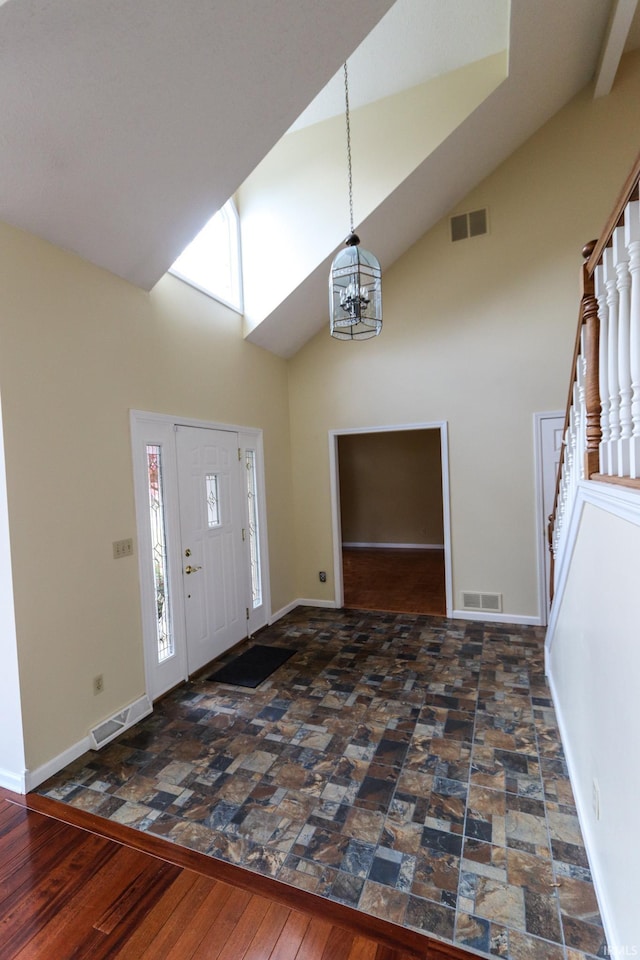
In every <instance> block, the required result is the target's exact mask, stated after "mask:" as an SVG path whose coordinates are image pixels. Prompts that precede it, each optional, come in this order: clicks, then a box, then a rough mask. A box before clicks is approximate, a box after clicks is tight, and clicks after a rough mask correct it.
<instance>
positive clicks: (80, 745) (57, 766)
mask: <svg viewBox="0 0 640 960" xmlns="http://www.w3.org/2000/svg"><path fill="white" fill-rule="evenodd" d="M89 749H90V746H89V737H83V738H82V740H78V742H77V743H74V744H73V746H71V747H68V748H67V749H66V750H63V751H62V753H59V754H58V756H57V757H52V759H51V760H47V762H46V763H43V764H42V766H40V767H36V769H35V770H27V774H26V790H25V793H28V792H29V791H30V790H35V788H36V787H39V786H40V784H41V783H44V781H45V780H48V779H49V777H53V776H54V774H56V773H58V772H59V771H60V770H62V769H63V768H64V767H66V766H68V765H69V764H70V763H73V761H74V760H77V759H78V757H81V756H82V754H83V753H86V752H87V751H88V750H89Z"/></svg>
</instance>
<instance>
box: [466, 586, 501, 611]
mask: <svg viewBox="0 0 640 960" xmlns="http://www.w3.org/2000/svg"><path fill="white" fill-rule="evenodd" d="M462 609H463V610H487V611H490V612H491V613H502V594H501V593H472V592H471V591H468V592H465V591H463V593H462Z"/></svg>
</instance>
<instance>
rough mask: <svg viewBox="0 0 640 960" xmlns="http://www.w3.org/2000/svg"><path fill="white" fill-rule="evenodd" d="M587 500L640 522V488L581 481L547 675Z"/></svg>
mask: <svg viewBox="0 0 640 960" xmlns="http://www.w3.org/2000/svg"><path fill="white" fill-rule="evenodd" d="M587 503H590V504H592V505H593V506H595V507H599V508H600V509H601V510H605V511H606V512H607V513H610V514H612V515H613V516H615V517H619V518H620V519H621V520H627V521H628V522H629V523H633V524H635V525H636V526H640V490H634V489H632V488H631V487H622V486H619V485H618V484H615V483H602V482H600V481H597V480H579V481H578V486H577V489H576V496H575V499H574V503H573V509H572V512H571V516H570V517H569V522H568V524H566V526H565V528H564V530H565V533H564V536H565V545H564V549H563V551H562V557H561V559H560V564H559V566H558V567H557V568H556V573H555V590H554V596H553V603H552V605H551V613H550V615H549V624H548V627H547V637H546V640H545V670H546V673H547V675H548V674H549V656H550V653H551V648H552V646H553V641H554V637H555V630H556V625H557V622H558V616H559V615H560V608H561V607H562V597H563V595H564V591H565V587H566V585H567V578H568V576H569V570H570V569H571V560H572V557H573V551H574V549H575V545H576V541H577V539H578V530H579V529H580V521H581V520H582V513H583V511H584V507H585V504H587Z"/></svg>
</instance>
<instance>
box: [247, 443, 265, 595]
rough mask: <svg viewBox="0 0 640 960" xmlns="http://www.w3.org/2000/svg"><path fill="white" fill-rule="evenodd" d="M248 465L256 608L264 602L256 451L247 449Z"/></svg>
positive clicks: (250, 537) (250, 551) (252, 564)
mask: <svg viewBox="0 0 640 960" xmlns="http://www.w3.org/2000/svg"><path fill="white" fill-rule="evenodd" d="M245 464H246V467H247V505H248V513H249V561H250V564H251V597H252V601H253V607H254V609H255V608H256V607H259V606H260V605H261V603H262V571H261V569H260V530H259V527H258V501H257V480H256V452H255V450H245Z"/></svg>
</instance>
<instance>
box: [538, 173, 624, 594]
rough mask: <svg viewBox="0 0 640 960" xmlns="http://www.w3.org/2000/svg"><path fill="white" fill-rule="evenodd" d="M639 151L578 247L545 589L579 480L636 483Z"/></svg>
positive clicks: (563, 541) (555, 566)
mask: <svg viewBox="0 0 640 960" xmlns="http://www.w3.org/2000/svg"><path fill="white" fill-rule="evenodd" d="M639 181H640V156H639V157H638V159H637V160H636V163H635V165H634V167H633V169H632V171H631V173H630V175H629V177H628V178H627V181H626V183H625V185H624V187H623V189H622V192H621V193H620V196H619V198H618V201H617V203H616V205H615V207H614V209H613V212H612V214H611V216H610V217H609V220H608V221H607V224H606V226H605V229H604V231H603V233H602V235H601V236H600V238H599V239H598V240H592V241H591V243H588V244H587V245H586V246H585V247H584V249H583V251H582V255H583V258H584V261H585V262H584V264H583V266H582V273H581V290H580V309H579V315H578V332H577V335H576V343H575V349H574V353H573V364H572V369H571V378H570V384H571V385H570V388H569V396H568V400H567V408H566V416H565V423H564V436H563V443H562V449H561V452H560V463H559V467H558V476H557V481H556V496H555V502H554V508H553V513H552V514H551V516H550V517H549V527H548V535H549V549H550V551H551V584H550V595H551V597H553V590H554V581H555V571H556V570H557V569H558V565H559V562H560V560H561V559H562V555H563V552H564V548H565V545H566V526H567V523H568V520H569V518H570V516H571V513H572V509H573V503H574V500H575V497H576V491H577V489H578V482H579V481H580V480H598V481H604V482H607V483H615V484H622V485H624V486H627V487H635V488H637V489H640V193H639Z"/></svg>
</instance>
